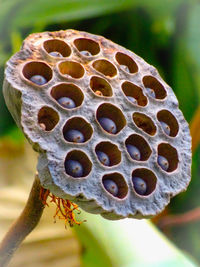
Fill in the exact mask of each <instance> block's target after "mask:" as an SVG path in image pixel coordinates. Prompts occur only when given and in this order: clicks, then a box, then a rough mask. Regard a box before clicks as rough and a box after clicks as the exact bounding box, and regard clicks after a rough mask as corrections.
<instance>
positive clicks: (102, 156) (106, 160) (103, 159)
mask: <svg viewBox="0 0 200 267" xmlns="http://www.w3.org/2000/svg"><path fill="white" fill-rule="evenodd" d="M96 154H97V157H98V159H99V161H100V162H101V163H102V164H103V165H105V166H109V165H110V159H109V157H108V155H107V154H106V153H104V152H102V151H96Z"/></svg>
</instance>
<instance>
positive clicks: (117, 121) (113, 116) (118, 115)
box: [96, 103, 126, 134]
mask: <svg viewBox="0 0 200 267" xmlns="http://www.w3.org/2000/svg"><path fill="white" fill-rule="evenodd" d="M96 118H97V121H98V122H99V124H100V126H101V127H102V129H104V130H105V131H106V132H107V133H109V134H117V133H119V132H120V131H121V130H122V129H123V128H124V127H125V125H126V119H125V117H124V115H123V113H122V111H121V110H120V109H119V108H117V107H116V106H114V105H112V104H110V103H104V104H101V105H100V106H99V107H98V109H97V112H96Z"/></svg>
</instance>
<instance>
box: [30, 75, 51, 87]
mask: <svg viewBox="0 0 200 267" xmlns="http://www.w3.org/2000/svg"><path fill="white" fill-rule="evenodd" d="M30 81H31V82H33V83H35V84H37V85H43V84H45V83H47V80H46V79H45V78H44V77H43V76H41V75H33V76H32V77H31V78H30Z"/></svg>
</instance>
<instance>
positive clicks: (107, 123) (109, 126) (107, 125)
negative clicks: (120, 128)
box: [99, 117, 117, 134]
mask: <svg viewBox="0 0 200 267" xmlns="http://www.w3.org/2000/svg"><path fill="white" fill-rule="evenodd" d="M99 123H100V124H101V126H102V127H103V129H104V130H105V131H107V132H109V133H112V134H115V133H116V132H117V127H116V124H115V123H114V121H113V120H111V119H109V118H104V117H102V118H100V119H99Z"/></svg>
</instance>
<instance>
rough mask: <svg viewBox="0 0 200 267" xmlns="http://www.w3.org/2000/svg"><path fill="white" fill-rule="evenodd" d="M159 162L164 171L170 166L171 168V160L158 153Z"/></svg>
mask: <svg viewBox="0 0 200 267" xmlns="http://www.w3.org/2000/svg"><path fill="white" fill-rule="evenodd" d="M158 164H159V165H160V167H161V168H162V169H163V170H164V171H167V170H168V168H169V162H168V160H167V159H166V158H165V157H163V156H160V155H158Z"/></svg>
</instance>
